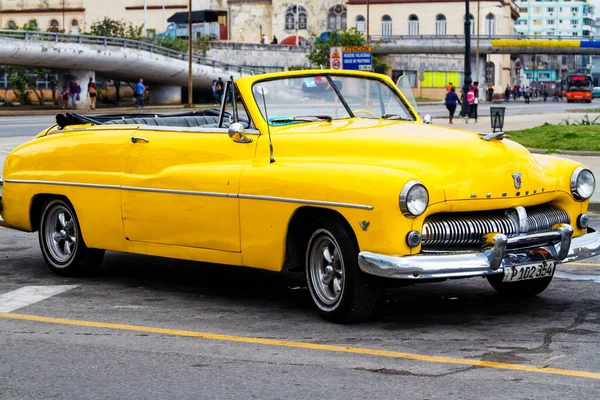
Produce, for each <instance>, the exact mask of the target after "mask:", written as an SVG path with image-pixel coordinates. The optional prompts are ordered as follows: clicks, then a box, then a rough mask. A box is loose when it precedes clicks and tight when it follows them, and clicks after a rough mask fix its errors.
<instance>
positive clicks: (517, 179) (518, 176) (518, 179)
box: [512, 172, 523, 189]
mask: <svg viewBox="0 0 600 400" xmlns="http://www.w3.org/2000/svg"><path fill="white" fill-rule="evenodd" d="M512 178H513V183H514V184H515V188H516V189H521V186H522V184H523V176H522V175H521V173H520V172H515V173H514V174H512Z"/></svg>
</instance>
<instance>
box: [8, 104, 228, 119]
mask: <svg viewBox="0 0 600 400" xmlns="http://www.w3.org/2000/svg"><path fill="white" fill-rule="evenodd" d="M17 107H18V106H17ZM17 107H15V108H17ZM213 107H219V106H218V105H215V104H195V105H194V107H193V108H188V107H185V105H183V104H182V105H176V106H145V107H144V108H142V109H140V108H135V107H134V106H131V107H129V106H123V107H106V108H105V107H102V108H96V109H95V110H90V109H83V108H82V109H77V110H69V109H66V110H64V109H61V108H48V109H42V110H36V109H27V110H18V109H11V110H2V109H0V117H17V116H32V115H56V114H63V113H66V112H73V111H75V112H79V113H81V114H85V115H94V114H118V113H122V112H129V111H133V112H138V113H144V112H149V111H158V110H165V111H170V110H173V111H186V110H189V111H193V110H203V109H206V108H213Z"/></svg>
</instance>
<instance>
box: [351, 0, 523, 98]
mask: <svg viewBox="0 0 600 400" xmlns="http://www.w3.org/2000/svg"><path fill="white" fill-rule="evenodd" d="M470 4H471V9H470V21H471V34H472V37H473V39H474V40H475V39H476V38H477V36H478V35H479V36H480V37H489V36H498V35H513V34H515V30H514V22H515V20H516V19H517V18H518V17H519V11H518V8H517V7H516V5H515V4H514V2H513V1H511V0H480V1H476V0H472V1H471V3H470ZM347 6H348V16H347V20H348V25H349V26H354V27H356V28H357V29H358V30H359V31H361V32H364V33H365V35H366V34H367V33H368V35H369V37H370V38H371V39H372V40H373V41H376V40H380V39H381V40H401V38H400V36H442V37H443V36H447V35H463V34H464V21H465V2H464V0H424V1H414V0H412V1H409V0H369V5H368V6H367V1H366V0H348V5H347ZM367 16H368V19H369V21H368V22H369V23H368V24H367ZM367 31H368V32H367ZM423 40H427V38H423ZM383 59H384V61H386V62H387V63H388V64H389V65H391V66H392V68H391V71H390V72H389V73H390V74H391V76H392V78H396V77H398V76H401V75H405V76H407V77H408V80H409V82H410V83H411V85H412V86H413V92H414V93H415V96H417V97H426V98H433V99H439V98H441V97H443V95H444V94H445V87H446V85H447V84H448V82H452V83H453V84H454V85H455V86H457V87H458V86H462V84H463V71H464V56H463V55H442V54H439V55H435V54H418V55H412V54H411V55H402V54H390V55H387V56H385V57H384V58H383ZM471 69H472V79H473V81H478V82H479V84H480V87H488V86H491V87H493V88H494V91H495V93H501V92H502V91H503V88H504V87H505V86H506V85H507V84H509V85H513V84H514V82H515V77H516V76H515V70H514V60H513V59H511V56H510V55H496V54H494V55H488V56H483V57H480V59H479V60H476V58H475V57H473V64H472V68H471Z"/></svg>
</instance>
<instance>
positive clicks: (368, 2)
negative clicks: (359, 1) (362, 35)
mask: <svg viewBox="0 0 600 400" xmlns="http://www.w3.org/2000/svg"><path fill="white" fill-rule="evenodd" d="M370 5H371V2H370V0H367V46H368V45H369V44H370V41H369V9H370V8H371V7H369V6H370Z"/></svg>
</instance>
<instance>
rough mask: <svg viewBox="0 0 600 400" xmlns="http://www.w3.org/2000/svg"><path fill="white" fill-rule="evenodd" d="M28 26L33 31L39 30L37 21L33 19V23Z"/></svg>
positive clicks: (30, 22)
mask: <svg viewBox="0 0 600 400" xmlns="http://www.w3.org/2000/svg"><path fill="white" fill-rule="evenodd" d="M28 25H29V29H32V30H37V28H38V25H37V21H36V20H35V19H32V20H31V21H29V22H28Z"/></svg>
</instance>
